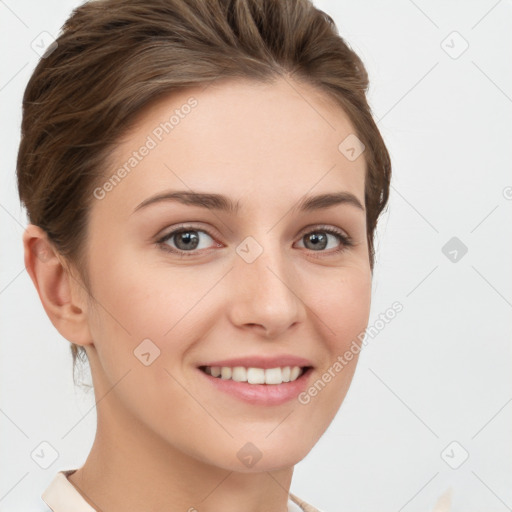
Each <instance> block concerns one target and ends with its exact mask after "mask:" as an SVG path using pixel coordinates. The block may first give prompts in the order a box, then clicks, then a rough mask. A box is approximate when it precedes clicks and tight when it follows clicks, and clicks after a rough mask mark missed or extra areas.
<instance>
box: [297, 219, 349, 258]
mask: <svg viewBox="0 0 512 512" xmlns="http://www.w3.org/2000/svg"><path fill="white" fill-rule="evenodd" d="M329 238H331V239H334V244H335V247H336V240H337V241H338V244H337V245H338V247H337V248H336V249H334V250H333V251H324V249H325V248H326V247H327V246H328V245H329ZM301 241H304V245H305V246H306V249H309V250H312V251H313V252H327V254H338V253H340V252H342V251H344V250H345V249H346V248H347V247H352V246H353V245H354V244H353V242H352V239H351V238H350V237H349V236H348V235H346V234H345V233H343V232H342V231H341V230H338V229H336V228H333V227H324V226H320V227H318V228H317V229H315V230H314V231H308V232H307V233H306V234H304V235H303V236H302V237H301Z"/></svg>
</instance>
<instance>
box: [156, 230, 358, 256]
mask: <svg viewBox="0 0 512 512" xmlns="http://www.w3.org/2000/svg"><path fill="white" fill-rule="evenodd" d="M187 231H201V232H203V233H206V234H207V235H208V236H209V237H210V238H212V239H215V237H214V236H213V235H211V234H210V233H209V232H208V231H207V230H205V229H200V228H198V227H197V226H181V227H180V228H178V229H175V230H174V231H171V232H169V233H167V234H166V235H164V236H163V237H162V238H160V239H159V240H157V241H156V245H157V246H158V247H159V248H161V249H162V250H164V251H166V252H170V253H172V254H175V255H178V256H180V257H185V258H187V257H192V256H197V255H198V254H200V253H201V251H203V250H207V249H199V250H196V251H182V250H179V249H174V248H172V247H170V246H169V245H168V244H166V243H165V242H166V241H167V240H170V239H171V238H172V237H173V236H175V235H178V234H180V233H186V232H187ZM312 233H329V234H331V235H334V236H336V237H337V238H338V240H340V241H341V245H340V247H339V248H338V249H335V250H333V251H313V250H309V251H310V252H312V253H315V252H319V253H320V255H327V256H335V255H338V254H340V253H342V252H343V251H344V250H346V249H347V248H349V247H353V246H354V242H353V240H352V238H351V237H350V236H348V235H345V234H344V233H343V232H341V231H339V230H338V229H336V228H332V227H329V226H318V227H317V228H315V229H313V230H311V231H307V232H305V233H303V234H302V235H301V237H300V239H301V240H302V238H304V237H305V236H306V235H310V234H312ZM313 257H316V258H318V257H321V256H319V255H313Z"/></svg>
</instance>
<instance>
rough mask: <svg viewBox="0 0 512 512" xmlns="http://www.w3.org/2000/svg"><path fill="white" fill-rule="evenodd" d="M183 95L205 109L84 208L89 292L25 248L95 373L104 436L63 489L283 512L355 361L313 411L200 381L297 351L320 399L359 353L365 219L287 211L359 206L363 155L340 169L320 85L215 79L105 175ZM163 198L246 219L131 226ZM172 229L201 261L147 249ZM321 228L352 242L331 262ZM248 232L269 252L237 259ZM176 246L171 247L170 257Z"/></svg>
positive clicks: (366, 274) (49, 256) (173, 208)
mask: <svg viewBox="0 0 512 512" xmlns="http://www.w3.org/2000/svg"><path fill="white" fill-rule="evenodd" d="M291 84H293V87H292V86H291ZM191 96H193V97H194V98H196V99H197V101H198V105H197V106H196V107H195V108H194V109H192V111H191V112H190V114H189V115H188V116H186V117H184V119H181V120H180V123H179V125H177V126H176V127H175V128H174V129H173V131H172V132H170V133H169V134H167V135H165V137H164V139H163V140H162V141H161V142H160V143H159V144H158V146H157V147H156V148H154V149H152V150H151V151H150V153H149V154H148V155H147V156H146V157H145V158H144V159H143V160H142V161H141V162H140V163H139V164H138V165H137V166H136V167H135V168H134V169H133V170H132V171H131V172H130V173H129V174H128V175H127V176H126V177H125V178H124V179H123V180H122V181H121V183H119V184H118V185H117V186H115V187H114V188H113V190H111V191H110V192H108V193H107V194H106V196H105V197H104V198H103V199H101V200H95V201H94V204H93V207H92V211H91V218H90V225H89V239H88V244H87V247H86V251H87V263H88V270H89V276H90V279H91V288H90V289H89V290H85V288H84V286H83V285H82V284H81V283H80V282H79V280H78V279H77V278H76V277H73V275H72V274H71V272H70V270H72V268H68V267H67V265H66V262H65V261H64V260H63V258H62V257H61V256H60V255H59V254H58V253H57V252H56V251H55V250H54V249H53V247H52V246H51V244H49V243H48V241H47V238H46V236H45V233H44V232H43V231H41V230H40V229H39V228H38V227H36V226H33V225H29V226H28V227H27V229H26V231H25V234H24V237H23V242H24V248H25V265H26V268H27V270H28V272H29V274H30V276H31V278H32V280H33V282H34V284H35V286H36V288H37V291H38V294H39V296H40V299H41V301H42V304H43V306H44V308H45V311H46V313H47V314H48V316H49V318H50V319H51V321H52V323H53V325H54V326H55V327H56V328H57V329H58V331H59V332H60V333H61V334H62V336H63V337H65V338H66V339H67V340H69V341H71V342H74V343H77V344H79V345H83V346H84V347H85V349H86V351H87V355H88V358H89V362H90V366H91V372H92V377H93V383H94V391H95V398H96V402H97V416H98V425H97V433H96V438H95V440H94V443H93V447H92V449H91V452H90V454H89V456H88V458H87V460H86V462H85V464H84V465H83V466H82V467H81V468H80V469H78V470H77V471H76V472H75V473H73V474H72V475H71V476H70V477H69V480H70V481H71V483H72V484H73V485H74V486H75V487H76V488H77V489H78V490H79V491H80V492H81V494H82V495H83V496H84V498H85V499H86V500H87V501H88V502H89V503H90V504H91V505H92V506H93V507H95V508H96V509H98V510H102V511H108V512H120V511H123V512H132V511H133V512H135V511H140V510H145V511H146V512H157V511H161V510H173V511H174V510H183V511H186V510H193V509H192V508H191V507H195V509H197V510H200V511H201V512H203V511H204V512H213V511H218V510H223V511H224V512H232V511H233V512H234V511H239V510H241V509H243V510H245V511H247V512H261V511H276V512H278V511H279V512H285V511H286V510H287V500H288V491H289V488H290V484H291V478H292V474H293V467H294V465H295V464H297V463H298V462H299V461H300V460H302V459H303V458H304V457H305V456H306V455H307V454H308V453H309V452H310V450H311V449H312V447H313V446H314V445H315V443H316V442H317V441H318V440H319V438H320V437H321V436H322V434H323V433H324V432H325V430H326V429H327V427H328V426H329V424H330V423H331V422H332V420H333V419H334V417H335V415H336V413H337V411H338V409H339V407H340V405H341V404H342V402H343V399H344V398H345V395H346V393H347V391H348V389H349V386H350V383H351V381H352V377H353V374H354V371H355V367H356V364H357V360H358V356H357V354H356V355H354V358H353V359H352V361H351V362H350V363H348V364H347V365H346V366H345V367H344V368H343V370H342V371H340V372H338V373H337V374H336V376H335V378H333V379H332V380H331V382H330V383H329V384H327V385H326V386H325V387H324V388H323V389H322V390H321V391H320V392H319V393H318V395H317V396H315V397H314V398H312V399H311V401H310V402H309V403H308V404H305V405H303V404H300V403H299V402H298V401H297V400H296V399H293V400H291V401H289V402H287V403H285V404H283V405H278V406H259V405H250V404H248V403H246V402H243V401H241V400H239V399H237V398H234V397H232V396H230V395H227V394H225V393H220V392H218V391H216V389H215V388H214V386H211V385H209V383H208V382H207V381H205V379H199V378H198V376H197V372H198V370H197V368H196V367H197V365H198V364H199V363H200V362H203V361H208V360H209V361H212V360H215V359H224V358H230V357H235V356H247V355H253V354H264V355H277V354H294V355H298V356H302V357H305V358H308V359H309V360H310V361H311V362H312V364H313V366H314V370H313V373H312V374H311V375H310V380H309V385H312V384H313V383H314V382H315V381H316V380H317V379H318V378H320V377H321V376H322V374H323V373H324V372H325V371H327V369H328V368H329V367H332V365H333V363H334V362H335V361H336V359H337V357H338V356H340V355H343V354H344V353H345V351H346V350H348V349H349V347H350V345H351V343H352V342H353V341H354V340H357V336H358V335H359V334H360V333H362V332H363V331H364V329H365V328H366V326H367V324H368V319H369V312H370V301H371V278H372V275H371V271H370V265H369V261H368V246H367V240H366V218H365V212H364V211H363V210H359V209H357V208H356V207H354V206H352V205H349V204H339V205H335V206H332V207H330V208H326V209H323V210H318V211H311V212H303V213H299V212H296V211H294V210H292V208H293V207H294V206H296V205H297V204H298V202H299V201H300V200H301V199H302V198H303V197H305V196H308V197H309V196H312V195H317V194H322V193H329V192H333V191H348V192H351V193H352V194H354V195H355V196H356V197H357V198H358V199H359V200H360V202H361V203H362V204H363V205H364V175H365V161H364V158H363V157H364V154H363V155H362V156H361V157H360V158H357V159H356V160H354V161H349V160H348V159H347V158H346V157H345V156H344V155H343V154H342V153H341V152H340V151H339V150H338V145H339V144H340V142H341V141H342V140H343V139H345V137H347V136H348V135H349V134H351V133H354V129H353V126H352V125H351V123H350V121H349V119H348V117H347V116H346V115H345V113H344V111H343V110H342V109H341V108H340V107H339V106H337V105H336V104H334V103H333V102H332V101H331V100H330V99H329V98H328V97H327V96H325V95H324V93H322V92H319V91H318V90H316V89H315V88H313V87H312V86H309V85H306V84H299V83H297V82H295V81H292V80H291V79H287V80H283V79H278V80H276V81H275V82H274V83H272V84H260V83H254V82H250V81H235V82H233V81H231V82H230V81H227V82H226V81H224V82H215V83H213V84H211V85H209V86H208V87H207V88H204V87H197V88H190V89H187V90H185V91H181V92H180V93H178V94H177V93H174V94H173V95H171V96H166V97H164V98H160V99H159V100H158V101H157V102H155V103H153V104H151V105H150V106H149V107H147V108H146V109H145V110H144V111H143V112H142V113H141V114H140V115H139V117H138V118H137V120H136V123H135V125H133V127H132V128H131V129H130V131H129V132H128V133H127V135H126V137H124V138H123V140H122V141H121V143H120V145H119V146H118V147H117V148H116V151H115V153H114V155H113V157H112V161H111V162H110V164H111V165H110V167H109V169H108V172H107V173H106V176H107V177H108V176H111V175H112V174H113V173H114V172H115V170H116V169H118V168H119V167H120V166H121V165H123V163H124V162H126V161H127V160H128V158H129V157H130V155H131V154H132V152H133V151H134V150H137V149H138V148H140V146H141V145H142V144H144V142H145V141H146V138H147V136H148V135H149V134H151V133H152V131H153V130H154V128H155V127H156V126H158V125H159V123H161V122H163V121H165V120H166V119H168V118H169V112H172V111H173V110H174V109H175V108H180V106H181V105H183V104H184V103H186V102H187V99H189V98H190V97H191ZM170 189H172V190H193V191H196V192H214V193H222V194H225V195H227V196H229V197H230V198H231V199H232V200H233V201H239V202H240V205H241V210H240V212H239V213H238V214H233V213H229V212H222V211H215V210H213V209H208V208H201V207H199V206H190V205H184V204H181V203H179V202H170V201H169V202H161V203H157V204H153V205H151V206H148V207H147V208H142V209H141V210H139V211H137V212H135V213H133V212H134V209H135V208H136V206H137V205H138V204H139V203H141V202H142V201H143V200H145V199H147V198H148V197H150V196H152V195H154V194H156V193H159V192H162V191H164V190H170ZM181 222H188V223H193V224H194V227H193V228H191V229H192V230H196V231H193V233H195V234H196V235H197V236H199V237H200V244H201V245H200V247H199V249H196V251H197V252H198V254H196V255H195V256H192V257H188V259H187V258H186V257H180V256H178V255H175V254H172V253H169V252H166V251H165V250H164V249H163V248H162V247H161V246H158V245H157V244H156V243H155V242H156V240H157V239H158V238H161V237H162V236H163V235H165V234H167V233H169V232H170V231H172V230H173V229H175V228H176V227H179V226H178V224H179V223H181ZM318 225H327V226H329V227H335V228H336V227H337V228H339V229H340V230H342V231H343V232H344V233H346V234H348V235H349V236H350V237H351V238H352V239H353V242H354V245H353V246H352V247H346V248H345V250H343V251H342V252H340V253H338V254H334V253H333V251H334V250H335V249H336V248H338V247H340V244H342V242H341V241H339V240H338V239H337V238H336V237H335V236H333V235H328V246H327V247H325V246H322V247H325V248H320V249H315V248H314V245H313V244H311V243H309V244H308V241H307V240H304V238H306V239H307V238H308V237H305V235H307V234H308V233H312V232H314V233H318V232H321V233H325V232H322V230H321V228H317V226H318ZM310 227H311V228H310ZM305 228H307V229H305ZM198 229H204V230H206V231H208V232H209V234H210V235H211V236H210V235H209V234H207V233H204V232H202V231H199V232H198V231H197V230H198ZM248 236H251V237H253V238H254V239H255V240H256V241H257V242H258V243H259V245H260V246H261V247H262V248H263V253H262V254H261V255H260V256H259V257H258V258H257V259H256V260H255V261H253V262H252V263H250V264H249V263H247V262H246V261H245V260H244V259H243V258H241V257H240V256H239V255H238V253H237V252H236V248H237V246H238V245H239V244H240V243H241V242H242V241H243V240H244V239H245V238H246V237H248ZM178 243H179V241H177V237H175V238H174V239H169V240H167V242H166V244H167V246H170V247H172V248H174V249H176V250H177V249H178V248H183V245H177V244H178ZM182 250H184V249H182ZM184 251H185V250H184ZM41 252H42V253H44V254H45V255H46V256H45V257H44V258H41V257H38V256H37V254H38V253H41ZM329 253H330V254H329ZM185 256H186V255H185ZM146 338H149V339H150V340H152V342H153V343H154V344H155V345H156V346H158V348H159V349H160V351H161V352H160V356H159V357H158V358H156V359H155V360H154V361H153V362H152V363H151V364H150V365H149V366H145V365H144V364H142V363H141V362H140V360H139V359H138V358H137V357H135V355H134V350H135V349H136V348H137V347H138V346H139V344H140V343H141V342H142V340H144V339H146ZM248 441H250V442H251V443H253V444H254V445H255V446H256V447H257V448H258V450H259V451H260V452H261V454H262V457H261V459H260V460H259V461H258V462H257V463H256V464H255V465H254V466H252V467H251V468H249V467H246V466H245V465H244V464H243V463H242V462H241V461H240V460H239V459H238V457H237V452H238V451H239V450H240V448H241V447H242V446H243V445H245V443H246V442H248ZM299 495H300V494H299ZM241 505H243V506H241Z"/></svg>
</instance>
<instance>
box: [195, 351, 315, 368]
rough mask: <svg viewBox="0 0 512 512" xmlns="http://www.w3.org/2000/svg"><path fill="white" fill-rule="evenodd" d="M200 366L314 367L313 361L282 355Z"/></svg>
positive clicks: (223, 360)
mask: <svg viewBox="0 0 512 512" xmlns="http://www.w3.org/2000/svg"><path fill="white" fill-rule="evenodd" d="M199 366H229V367H231V368H233V367H235V366H244V367H245V368H249V367H252V368H277V367H284V366H300V367H303V366H313V365H312V364H311V361H308V360H307V359H305V358H303V357H298V356H293V355H288V354H285V355H282V356H274V357H265V356H262V355H255V356H247V357H236V358H234V359H221V360H218V361H210V362H205V363H203V364H200V365H199Z"/></svg>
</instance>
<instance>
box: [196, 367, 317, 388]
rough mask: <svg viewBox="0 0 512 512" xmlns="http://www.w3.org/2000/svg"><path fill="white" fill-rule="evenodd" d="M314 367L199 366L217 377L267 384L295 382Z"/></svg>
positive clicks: (208, 373)
mask: <svg viewBox="0 0 512 512" xmlns="http://www.w3.org/2000/svg"><path fill="white" fill-rule="evenodd" d="M312 368H313V367H312V366H302V367H301V366H283V367H277V368H267V369H263V368H254V367H244V366H235V367H229V366H222V367H221V366H199V369H200V370H201V371H203V372H204V373H206V374H207V375H210V376H211V377H214V378H217V379H222V380H233V381H235V382H245V383H248V384H265V385H276V384H286V383H289V382H294V381H296V380H297V379H299V378H300V377H302V376H303V375H304V374H305V373H307V372H308V371H309V370H311V369H312Z"/></svg>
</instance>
